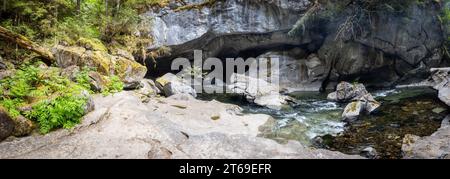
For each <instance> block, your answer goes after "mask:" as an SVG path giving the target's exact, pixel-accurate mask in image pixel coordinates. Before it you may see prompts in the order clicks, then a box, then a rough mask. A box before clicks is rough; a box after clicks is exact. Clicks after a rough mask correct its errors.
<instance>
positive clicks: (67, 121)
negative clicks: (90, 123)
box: [26, 94, 87, 134]
mask: <svg viewBox="0 0 450 179" xmlns="http://www.w3.org/2000/svg"><path fill="white" fill-rule="evenodd" d="M86 100H87V99H85V98H81V97H77V96H76V95H74V94H66V95H63V96H59V97H57V98H56V99H53V100H44V101H42V102H39V103H38V104H37V105H34V106H33V110H32V111H31V112H29V113H27V114H26V117H28V118H29V119H34V120H36V121H37V122H38V123H39V129H40V132H41V133H42V134H46V133H48V132H50V131H51V130H52V129H56V128H60V127H63V128H65V129H70V128H72V127H74V126H75V125H76V124H78V123H80V119H81V117H83V115H84V113H85V106H86Z"/></svg>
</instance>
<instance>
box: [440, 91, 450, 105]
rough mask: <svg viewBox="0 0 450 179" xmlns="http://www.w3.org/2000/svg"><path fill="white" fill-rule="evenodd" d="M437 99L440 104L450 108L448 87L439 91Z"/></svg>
mask: <svg viewBox="0 0 450 179" xmlns="http://www.w3.org/2000/svg"><path fill="white" fill-rule="evenodd" d="M438 97H439V99H440V100H441V101H442V102H444V103H445V104H447V106H450V88H449V87H445V88H442V89H440V90H439V94H438Z"/></svg>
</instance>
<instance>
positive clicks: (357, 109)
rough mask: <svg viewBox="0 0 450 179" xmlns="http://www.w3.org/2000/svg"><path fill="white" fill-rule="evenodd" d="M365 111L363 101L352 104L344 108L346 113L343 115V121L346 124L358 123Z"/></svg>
mask: <svg viewBox="0 0 450 179" xmlns="http://www.w3.org/2000/svg"><path fill="white" fill-rule="evenodd" d="M363 110H364V104H363V102H361V101H355V102H351V103H349V104H348V105H347V106H346V107H345V108H344V112H343V113H342V119H343V120H344V121H346V122H353V121H356V120H357V119H358V117H359V115H360V114H361V112H362V111H363Z"/></svg>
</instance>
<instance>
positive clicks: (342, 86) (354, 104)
mask: <svg viewBox="0 0 450 179" xmlns="http://www.w3.org/2000/svg"><path fill="white" fill-rule="evenodd" d="M327 99H328V100H332V101H337V102H349V101H350V102H351V103H349V104H348V105H347V106H346V107H345V109H344V112H343V113H342V118H343V120H344V121H347V122H353V121H355V120H357V119H358V117H359V115H360V114H361V112H365V113H366V114H371V113H373V112H375V111H376V110H377V109H378V108H379V107H380V105H381V104H380V103H379V102H378V101H376V100H375V98H374V97H373V96H372V94H370V93H369V92H368V91H367V90H366V88H365V87H364V85H363V84H360V83H354V84H350V83H348V82H341V83H339V84H338V85H337V88H336V92H333V93H330V94H328V96H327Z"/></svg>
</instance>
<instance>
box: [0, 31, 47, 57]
mask: <svg viewBox="0 0 450 179" xmlns="http://www.w3.org/2000/svg"><path fill="white" fill-rule="evenodd" d="M0 37H1V38H3V39H6V40H8V41H11V42H14V43H16V44H17V45H19V46H20V47H22V48H25V49H28V50H30V51H32V52H35V53H37V54H38V55H39V56H41V57H42V58H44V59H46V60H48V61H50V62H54V61H55V57H54V56H53V54H52V53H51V52H50V51H49V50H48V49H47V48H44V47H42V46H40V45H38V44H36V43H34V42H33V41H31V40H29V39H28V38H26V37H25V36H23V35H20V34H17V33H15V32H13V31H10V30H8V29H6V28H4V27H2V26H0Z"/></svg>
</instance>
